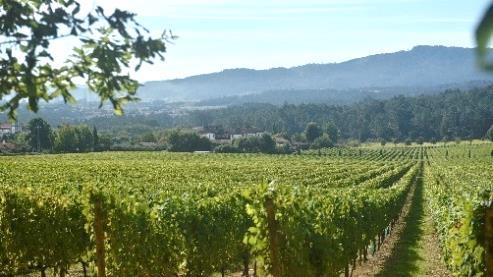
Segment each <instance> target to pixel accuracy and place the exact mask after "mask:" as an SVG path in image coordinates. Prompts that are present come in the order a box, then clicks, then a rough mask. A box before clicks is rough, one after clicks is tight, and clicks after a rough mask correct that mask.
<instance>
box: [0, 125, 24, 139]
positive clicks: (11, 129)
mask: <svg viewBox="0 0 493 277" xmlns="http://www.w3.org/2000/svg"><path fill="white" fill-rule="evenodd" d="M20 131H22V130H21V126H20V125H19V124H18V123H14V124H12V123H0V137H2V136H4V135H14V134H16V133H18V132H20Z"/></svg>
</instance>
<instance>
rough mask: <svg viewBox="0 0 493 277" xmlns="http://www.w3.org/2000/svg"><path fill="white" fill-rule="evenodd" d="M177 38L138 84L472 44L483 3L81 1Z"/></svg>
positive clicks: (482, 0) (385, 0)
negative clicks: (125, 13) (123, 14)
mask: <svg viewBox="0 0 493 277" xmlns="http://www.w3.org/2000/svg"><path fill="white" fill-rule="evenodd" d="M84 1H87V2H88V3H91V4H93V3H94V2H95V4H96V5H102V6H103V7H105V8H107V9H112V8H114V7H115V6H118V7H119V8H121V9H128V10H130V11H133V12H136V13H137V14H138V15H139V20H140V22H142V23H143V25H145V26H146V27H148V28H149V29H150V30H152V32H155V33H156V34H159V33H161V31H162V30H164V29H171V30H172V31H173V33H174V34H176V35H178V36H179V39H178V40H176V41H175V42H174V44H173V45H169V48H168V53H167V55H166V61H165V62H164V63H158V64H156V65H154V66H152V67H150V66H146V67H143V69H142V71H141V72H139V73H138V75H136V76H137V78H138V79H139V80H141V81H147V80H161V79H170V78H178V77H185V76H190V75H195V74H200V73H208V72H215V71H221V70H222V69H225V68H239V67H247V68H255V69H264V68H271V67H281V66H283V67H290V66H296V65H302V64H306V63H328V62H340V61H344V60H347V59H350V58H356V57H361V56H366V55H370V54H375V53H382V52H393V51H398V50H406V49H410V48H412V46H414V45H420V44H430V45H447V46H472V45H473V37H472V35H473V29H474V27H475V25H476V24H477V21H478V19H479V18H480V16H481V15H482V13H483V11H484V9H485V7H486V6H487V4H488V3H489V2H490V1H489V0H325V1H324V0H303V1H295V0H271V1H269V0H243V1H239V0H203V1H199V0H118V1H116V0H84Z"/></svg>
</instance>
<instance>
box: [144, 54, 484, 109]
mask: <svg viewBox="0 0 493 277" xmlns="http://www.w3.org/2000/svg"><path fill="white" fill-rule="evenodd" d="M490 81H493V75H489V74H486V73H483V72H480V71H479V70H478V69H477V68H476V63H475V59H474V49H472V48H461V47H444V46H416V47H414V48H413V49H411V50H409V51H399V52H395V53H388V54H378V55H371V56H368V57H364V58H358V59H353V60H349V61H346V62H341V63H331V64H307V65H303V66H298V67H292V68H273V69H268V70H252V69H243V68H241V69H228V70H224V71H222V72H217V73H211V74H204V75H197V76H192V77H188V78H184V79H175V80H167V81H153V82H147V83H145V84H144V86H143V87H141V88H140V89H139V92H138V95H139V97H140V98H141V99H143V100H156V99H160V100H169V101H181V100H185V101H202V100H210V99H217V98H224V97H226V98H228V97H233V98H236V97H238V96H244V95H249V96H248V97H247V99H248V100H249V101H250V100H253V101H255V100H256V99H257V98H256V96H255V95H257V96H259V97H260V98H261V96H262V95H263V96H264V98H265V93H267V94H270V95H269V96H268V97H267V98H273V97H275V98H276V99H277V100H278V101H282V98H283V94H282V92H280V91H283V90H286V91H288V92H286V97H287V98H288V99H291V98H292V97H293V95H295V93H296V91H303V92H301V94H304V95H306V94H307V93H309V91H314V92H315V93H316V94H317V95H318V96H316V97H312V96H308V98H311V99H312V100H310V101H315V99H327V101H332V100H333V101H335V102H338V101H339V102H341V101H342V102H345V100H344V99H342V100H341V97H342V96H341V94H344V91H346V92H347V91H352V96H354V97H357V98H359V97H364V96H366V95H367V94H370V95H371V93H370V92H372V91H374V90H375V89H374V88H378V89H379V90H382V89H383V90H386V91H387V92H388V91H389V89H391V88H395V90H394V92H395V93H402V94H405V95H408V93H410V92H411V93H412V94H416V91H433V90H436V88H439V89H443V88H444V87H451V88H452V87H456V86H463V84H464V83H474V82H481V83H484V82H490ZM272 91H275V93H274V94H273V93H272ZM338 91H339V92H338ZM355 91H357V93H354V92H355ZM324 92H327V93H329V94H331V95H330V96H326V95H321V93H324ZM394 92H392V93H390V94H389V95H394V94H395V93H394ZM320 95H321V98H320V97H319V96H320ZM346 98H347V97H346ZM242 102H244V101H242Z"/></svg>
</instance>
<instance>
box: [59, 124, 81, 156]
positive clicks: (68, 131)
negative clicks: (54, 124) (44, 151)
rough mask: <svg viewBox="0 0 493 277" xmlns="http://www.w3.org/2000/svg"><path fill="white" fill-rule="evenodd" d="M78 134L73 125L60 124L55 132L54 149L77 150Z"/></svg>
mask: <svg viewBox="0 0 493 277" xmlns="http://www.w3.org/2000/svg"><path fill="white" fill-rule="evenodd" d="M78 145H79V140H78V135H77V130H76V128H75V127H73V126H70V125H63V126H60V127H59V128H58V129H57V131H56V134H55V150H56V151H57V152H77V151H78Z"/></svg>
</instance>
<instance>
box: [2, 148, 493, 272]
mask: <svg viewBox="0 0 493 277" xmlns="http://www.w3.org/2000/svg"><path fill="white" fill-rule="evenodd" d="M492 149H493V147H492V145H491V144H471V145H469V144H461V145H453V144H451V145H449V146H413V147H387V148H385V147H383V148H381V147H375V146H372V147H368V148H365V147H362V148H333V149H327V150H322V151H308V152H305V153H303V154H301V155H257V154H171V153H165V152H163V153H159V152H148V153H144V152H137V153H124V152H113V153H91V154H65V155H39V156H12V157H0V189H1V190H0V275H2V276H3V275H6V276H12V275H22V274H30V273H33V272H40V273H41V275H42V276H44V275H45V274H47V272H50V273H53V274H57V275H60V276H64V275H65V274H66V273H67V272H69V273H70V274H76V275H81V276H83V275H87V276H89V275H93V274H94V273H95V272H98V274H99V275H102V274H106V275H108V276H177V275H187V276H210V275H213V274H222V275H231V274H240V275H241V273H242V272H243V274H244V275H248V274H253V271H255V274H257V275H260V276H263V275H266V274H268V273H270V274H271V275H273V276H340V275H343V274H346V275H349V274H350V272H351V271H353V270H355V268H357V267H358V266H359V264H361V263H362V264H364V263H365V261H366V260H367V259H368V258H369V257H370V256H372V255H373V254H375V253H376V252H378V251H377V250H378V249H379V248H380V247H381V246H382V245H383V244H384V241H385V240H387V238H388V237H389V236H391V235H390V234H391V233H392V231H393V230H394V228H395V226H396V224H397V222H398V221H400V220H402V218H403V213H402V211H403V207H406V206H409V205H411V206H412V205H414V206H412V207H415V204H416V201H418V200H416V199H418V198H417V197H416V196H415V197H412V196H413V195H414V194H416V191H418V192H419V193H421V192H422V193H423V199H424V201H423V203H424V205H425V207H424V210H426V214H427V216H429V217H430V218H431V219H432V227H431V228H430V230H431V231H430V232H431V233H432V234H436V237H437V243H438V245H439V250H438V251H440V253H438V255H442V256H443V261H441V262H444V263H445V265H446V267H447V270H449V271H450V274H451V275H456V276H466V275H470V276H473V275H474V276H481V275H484V274H486V268H487V266H486V264H487V262H488V253H485V250H484V249H485V245H487V243H488V238H489V237H488V236H489V234H488V232H485V231H484V230H485V220H486V219H485V218H486V214H487V213H488V212H489V208H488V207H489V204H490V203H489V200H490V199H491V195H490V193H491V191H492V187H493V184H492V182H491V180H493V157H492V156H491V151H492ZM410 199H411V200H410ZM412 207H411V211H410V212H409V213H410V214H411V215H412V209H413V208H412ZM411 215H410V216H409V218H411V219H412V217H411ZM404 234H405V232H404ZM404 251H405V249H404ZM398 262H399V261H397V262H396V263H398ZM393 266H396V264H394V265H393ZM397 268H399V267H397ZM384 270H385V269H384ZM399 270H405V269H402V268H400V269H399ZM74 272H76V273H74Z"/></svg>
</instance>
